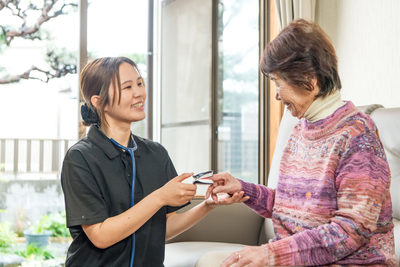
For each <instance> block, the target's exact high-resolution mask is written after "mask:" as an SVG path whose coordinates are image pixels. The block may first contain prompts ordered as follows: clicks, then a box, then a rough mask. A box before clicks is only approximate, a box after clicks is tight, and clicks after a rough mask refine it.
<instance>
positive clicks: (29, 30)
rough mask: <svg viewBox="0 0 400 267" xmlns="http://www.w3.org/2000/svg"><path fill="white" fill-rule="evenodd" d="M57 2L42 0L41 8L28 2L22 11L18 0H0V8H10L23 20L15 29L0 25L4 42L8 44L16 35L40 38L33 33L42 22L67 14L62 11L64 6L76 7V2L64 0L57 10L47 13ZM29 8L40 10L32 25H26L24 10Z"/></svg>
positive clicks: (31, 38)
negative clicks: (40, 12) (51, 13)
mask: <svg viewBox="0 0 400 267" xmlns="http://www.w3.org/2000/svg"><path fill="white" fill-rule="evenodd" d="M57 2H58V0H51V1H48V0H44V1H43V7H42V8H38V7H37V6H34V5H33V4H30V5H29V6H28V7H27V9H26V10H23V11H22V9H21V8H20V7H19V0H0V10H2V9H3V8H5V7H6V8H8V9H10V10H11V12H12V14H13V15H14V16H17V17H19V18H20V19H22V20H23V23H22V25H21V27H20V28H19V29H18V30H15V31H11V30H9V29H7V28H6V27H4V26H1V25H0V27H1V28H2V30H3V33H4V35H5V43H6V44H7V45H10V43H11V41H12V40H13V39H14V38H16V37H22V38H24V39H30V40H34V39H39V40H40V36H35V35H34V34H35V33H37V31H38V30H39V28H40V26H41V25H42V24H43V23H45V22H47V21H49V20H51V19H53V18H56V17H58V16H60V15H66V14H68V12H65V11H64V8H65V7H67V6H71V7H77V5H76V4H73V3H65V0H64V1H63V5H62V6H61V8H60V9H59V10H56V11H54V14H53V15H50V14H49V13H50V11H51V10H52V9H53V7H54V5H55V4H56V3H57ZM10 4H13V5H14V6H15V9H16V10H17V12H16V11H15V10H14V9H13V8H11V5H10ZM29 10H41V11H42V14H41V15H40V16H39V17H38V18H37V19H36V23H35V25H34V26H33V27H28V26H27V25H26V22H27V15H26V12H27V11H29Z"/></svg>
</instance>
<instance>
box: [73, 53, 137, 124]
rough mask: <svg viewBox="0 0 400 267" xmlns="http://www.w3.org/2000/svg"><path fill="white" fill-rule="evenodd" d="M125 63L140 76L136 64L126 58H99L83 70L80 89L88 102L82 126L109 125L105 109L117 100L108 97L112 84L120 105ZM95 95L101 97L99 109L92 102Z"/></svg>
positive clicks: (82, 110) (82, 109) (83, 108)
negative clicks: (122, 69)
mask: <svg viewBox="0 0 400 267" xmlns="http://www.w3.org/2000/svg"><path fill="white" fill-rule="evenodd" d="M124 62H125V63H128V64H130V65H132V66H133V67H134V68H135V69H136V70H137V72H138V73H139V75H140V71H139V68H138V67H137V65H136V63H135V62H133V61H132V60H130V59H129V58H126V57H104V58H98V59H95V60H92V61H90V62H89V63H87V64H86V66H85V67H84V68H83V69H82V72H81V80H80V89H81V93H82V95H83V98H84V99H85V102H86V103H85V104H83V105H82V107H81V115H82V119H83V121H82V124H83V125H84V126H89V125H90V124H92V123H97V124H101V123H103V122H104V123H107V120H106V118H105V115H104V108H105V107H106V106H107V105H110V104H111V106H113V105H114V103H115V100H116V99H115V98H114V99H112V100H111V99H110V97H109V95H108V89H109V88H110V85H111V83H112V84H113V87H114V96H116V95H118V96H119V97H118V104H119V103H120V101H121V81H120V78H119V66H120V65H121V64H122V63H124ZM117 90H118V91H117ZM117 92H118V94H117ZM94 95H98V96H99V105H98V109H96V107H94V106H93V105H92V102H91V99H92V96H94ZM111 101H112V103H111Z"/></svg>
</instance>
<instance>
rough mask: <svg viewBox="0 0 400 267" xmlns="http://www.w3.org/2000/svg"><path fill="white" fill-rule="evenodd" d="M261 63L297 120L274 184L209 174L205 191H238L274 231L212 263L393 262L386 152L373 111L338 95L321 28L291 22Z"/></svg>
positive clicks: (333, 56)
mask: <svg viewBox="0 0 400 267" xmlns="http://www.w3.org/2000/svg"><path fill="white" fill-rule="evenodd" d="M260 68H261V71H262V72H263V73H264V74H265V75H266V76H268V77H269V78H270V79H271V80H273V81H274V82H275V83H276V87H277V92H276V96H275V98H276V100H278V101H282V103H283V104H284V105H286V107H287V110H288V111H289V112H290V113H291V114H292V115H293V116H295V117H297V118H299V119H300V121H299V122H298V123H297V124H296V125H295V126H294V128H293V130H292V132H291V135H290V138H289V140H288V141H287V143H286V146H285V149H284V152H283V156H282V158H281V162H280V168H279V181H278V185H277V188H276V189H272V188H268V187H265V186H263V185H257V184H252V183H247V182H244V181H241V180H239V179H236V178H234V177H233V176H231V175H230V174H229V173H222V174H217V175H214V176H213V178H212V179H213V181H214V185H213V186H211V187H210V188H209V190H208V192H207V195H206V197H208V196H209V195H210V194H211V195H212V197H213V198H215V197H216V194H217V193H221V192H226V193H230V194H231V193H234V192H239V191H244V192H245V195H246V196H249V197H250V199H249V200H247V201H246V202H245V204H246V205H247V206H248V207H250V208H251V209H253V210H254V211H255V212H257V213H258V214H260V215H261V216H263V217H265V218H272V221H273V224H274V231H275V234H276V237H275V238H274V239H273V240H271V241H270V242H269V243H268V244H264V245H262V246H259V247H245V248H244V249H242V250H240V251H238V252H235V253H232V254H231V255H229V254H226V255H225V257H224V258H226V256H228V255H229V257H227V258H226V259H225V260H224V261H223V263H222V265H221V266H224V267H226V266H231V265H233V264H234V266H235V267H239V266H299V265H308V266H317V265H318V266H320V265H330V266H342V265H349V266H366V265H368V266H397V264H398V262H397V259H396V256H395V251H394V238H393V222H392V204H391V197H390V191H389V186H390V178H391V176H390V170H389V166H388V162H387V160H386V156H385V151H384V149H383V146H382V143H381V141H380V139H379V134H378V130H377V128H376V126H375V124H374V122H373V121H372V119H371V118H370V117H369V116H368V115H365V114H363V113H362V112H361V111H359V110H358V109H357V108H356V107H355V106H354V104H353V103H352V102H350V101H342V100H341V96H340V89H341V83H340V78H339V75H338V67H337V58H336V54H335V50H334V48H333V46H332V43H331V42H330V40H329V38H328V36H327V35H326V34H325V33H324V31H323V30H322V29H321V28H320V27H319V26H318V25H316V24H315V23H312V22H308V21H305V20H296V21H294V22H292V23H291V24H290V25H288V26H287V27H286V28H285V29H283V30H282V31H281V33H280V34H279V35H278V37H277V38H276V39H274V40H273V41H272V42H271V43H270V44H268V46H267V47H266V49H265V52H264V55H263V57H262V59H261V64H260ZM220 262H222V260H221V261H220ZM204 264H206V265H207V266H213V265H212V263H210V258H207V255H204V256H203V257H202V258H200V259H199V261H198V264H197V266H203V265H204ZM218 265H219V264H218Z"/></svg>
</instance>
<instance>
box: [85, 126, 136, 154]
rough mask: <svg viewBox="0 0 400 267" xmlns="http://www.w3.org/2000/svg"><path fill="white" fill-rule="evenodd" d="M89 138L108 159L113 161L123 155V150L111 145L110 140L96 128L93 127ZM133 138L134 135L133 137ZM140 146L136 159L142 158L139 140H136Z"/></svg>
mask: <svg viewBox="0 0 400 267" xmlns="http://www.w3.org/2000/svg"><path fill="white" fill-rule="evenodd" d="M87 136H88V137H89V138H90V140H92V142H93V143H94V144H95V145H96V146H98V147H99V148H100V149H101V150H102V151H103V152H104V154H106V155H107V157H108V158H110V159H112V158H115V157H116V156H118V155H119V154H121V153H122V150H121V149H120V148H118V147H116V146H115V145H114V144H113V143H111V141H110V139H108V137H107V136H106V135H105V134H104V133H103V132H102V131H101V130H100V129H99V128H98V127H97V126H96V125H91V126H90V128H89V131H88V134H87ZM132 136H133V135H132ZM135 140H136V144H137V146H138V148H137V150H136V151H135V157H140V149H139V148H140V146H139V144H138V141H137V140H138V138H136V139H135ZM128 146H129V147H132V146H133V145H132V141H131V140H130V141H129V145H128Z"/></svg>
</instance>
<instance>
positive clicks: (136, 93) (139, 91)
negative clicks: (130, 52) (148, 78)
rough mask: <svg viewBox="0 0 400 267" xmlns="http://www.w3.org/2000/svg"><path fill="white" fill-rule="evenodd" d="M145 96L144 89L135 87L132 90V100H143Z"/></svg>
mask: <svg viewBox="0 0 400 267" xmlns="http://www.w3.org/2000/svg"><path fill="white" fill-rule="evenodd" d="M145 95H146V91H145V89H144V88H141V87H136V88H135V89H134V90H133V97H134V98H143V99H145V97H146V96H145Z"/></svg>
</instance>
